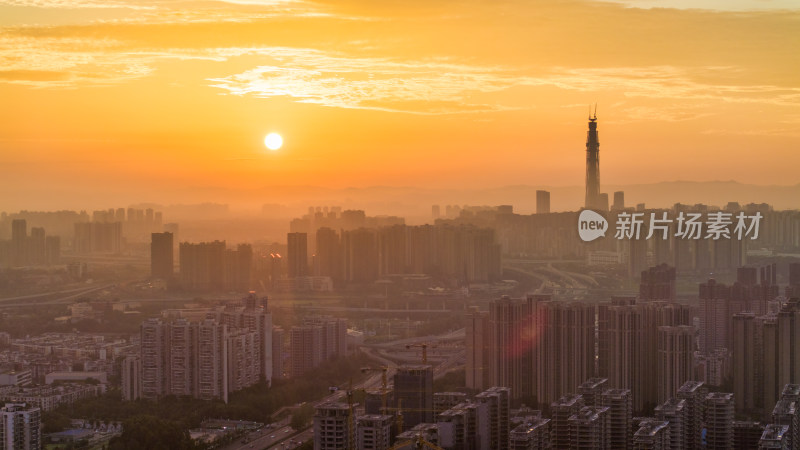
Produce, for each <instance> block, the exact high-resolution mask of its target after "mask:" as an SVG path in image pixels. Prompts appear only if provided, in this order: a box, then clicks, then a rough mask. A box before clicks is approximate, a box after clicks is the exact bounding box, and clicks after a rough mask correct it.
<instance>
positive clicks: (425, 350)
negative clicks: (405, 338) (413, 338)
mask: <svg viewBox="0 0 800 450" xmlns="http://www.w3.org/2000/svg"><path fill="white" fill-rule="evenodd" d="M412 347H420V348H422V364H428V347H430V348H436V347H438V345H431V344H428V343H427V342H423V343H421V344H407V345H406V349H410V348H412Z"/></svg>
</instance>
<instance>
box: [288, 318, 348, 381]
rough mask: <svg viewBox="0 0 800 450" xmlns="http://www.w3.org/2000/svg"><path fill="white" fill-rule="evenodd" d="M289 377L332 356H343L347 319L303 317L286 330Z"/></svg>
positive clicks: (306, 371)
mask: <svg viewBox="0 0 800 450" xmlns="http://www.w3.org/2000/svg"><path fill="white" fill-rule="evenodd" d="M289 343H290V346H291V355H290V360H291V372H290V373H291V376H292V377H299V376H303V375H307V374H310V373H313V370H314V369H315V368H316V367H318V366H319V365H320V364H322V363H323V362H325V361H328V360H330V359H332V358H334V357H337V356H338V357H343V356H346V355H347V320H345V319H337V318H334V317H325V316H315V317H306V318H305V319H304V320H303V323H302V324H300V325H295V326H293V327H292V328H291V329H290V330H289Z"/></svg>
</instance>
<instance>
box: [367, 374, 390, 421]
mask: <svg viewBox="0 0 800 450" xmlns="http://www.w3.org/2000/svg"><path fill="white" fill-rule="evenodd" d="M376 370H380V371H381V407H382V408H383V410H386V406H387V405H386V393H387V392H388V390H389V388H388V385H389V377H388V372H389V366H386V365H383V366H380V367H362V368H361V373H367V372H372V371H376Z"/></svg>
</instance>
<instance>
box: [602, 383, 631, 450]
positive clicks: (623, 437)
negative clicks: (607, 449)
mask: <svg viewBox="0 0 800 450" xmlns="http://www.w3.org/2000/svg"><path fill="white" fill-rule="evenodd" d="M600 406H605V407H606V408H608V439H609V442H610V444H611V445H612V446H613V447H614V448H621V449H625V448H629V447H630V444H631V435H632V434H633V422H632V420H633V399H632V398H631V391H630V389H606V390H605V391H603V393H602V395H601V396H600Z"/></svg>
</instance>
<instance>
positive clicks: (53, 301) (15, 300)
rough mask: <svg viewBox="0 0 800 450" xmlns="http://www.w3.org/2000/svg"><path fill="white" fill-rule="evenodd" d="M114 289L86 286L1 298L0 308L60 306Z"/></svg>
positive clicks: (101, 286) (112, 285)
mask: <svg viewBox="0 0 800 450" xmlns="http://www.w3.org/2000/svg"><path fill="white" fill-rule="evenodd" d="M112 287H114V284H103V285H100V286H96V285H92V286H85V287H81V288H75V289H65V290H61V291H55V292H46V293H42V294H32V295H23V296H20V297H6V298H0V308H12V307H20V306H32V307H37V306H42V305H58V304H63V303H66V302H68V301H71V300H73V299H76V298H80V297H82V296H84V295H86V294H89V293H92V292H96V291H102V290H104V289H110V288H112ZM64 294H67V295H65V296H63V297H58V298H50V297H54V296H58V295H64ZM37 298H41V299H47V300H44V301H41V302H37V301H36V299H37Z"/></svg>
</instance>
